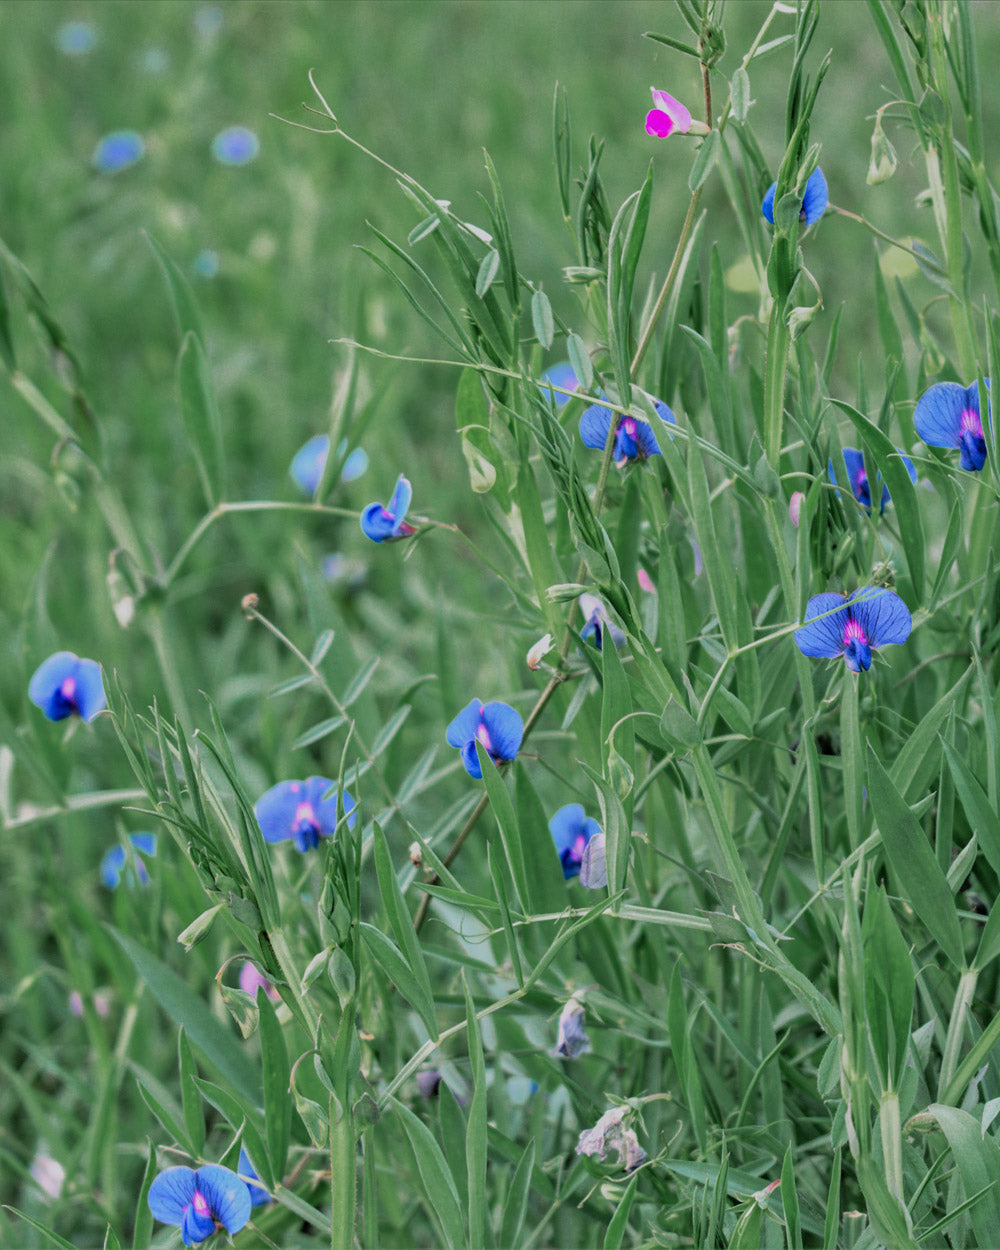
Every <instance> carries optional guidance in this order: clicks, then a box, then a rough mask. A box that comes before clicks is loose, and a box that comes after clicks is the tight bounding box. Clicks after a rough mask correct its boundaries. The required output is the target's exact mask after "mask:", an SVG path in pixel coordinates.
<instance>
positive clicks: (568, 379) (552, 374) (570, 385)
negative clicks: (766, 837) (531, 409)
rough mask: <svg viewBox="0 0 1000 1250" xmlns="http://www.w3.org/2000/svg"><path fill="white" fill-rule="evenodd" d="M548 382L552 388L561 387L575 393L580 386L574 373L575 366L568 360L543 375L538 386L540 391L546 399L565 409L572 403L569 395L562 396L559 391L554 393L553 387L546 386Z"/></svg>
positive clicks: (547, 370) (553, 366)
mask: <svg viewBox="0 0 1000 1250" xmlns="http://www.w3.org/2000/svg"><path fill="white" fill-rule="evenodd" d="M546 382H551V383H552V386H561V387H562V389H563V390H564V391H575V390H576V388H577V387H578V386H579V385H580V384H579V382H578V381H577V377H576V374H575V373H574V372H573V366H572V365H571V364H570V363H569V361H568V360H563V361H560V363H559V364H557V365H552V367H551V368H549V369H546V370H545V372H544V373H543V374H542V377H541V381H540V382H539V384H538V387H539V390H540V391H541V392H542V394H543V395H545V396H546V398H549V399H551V400H552V401H553V403H554V404H555V406H556V407H557V408H565V407H566V405H567V404H568V403H569V401H570V396H569V395H561V394H559V392H558V391H554V390H553V389H552V386H545V385H544V384H545V383H546Z"/></svg>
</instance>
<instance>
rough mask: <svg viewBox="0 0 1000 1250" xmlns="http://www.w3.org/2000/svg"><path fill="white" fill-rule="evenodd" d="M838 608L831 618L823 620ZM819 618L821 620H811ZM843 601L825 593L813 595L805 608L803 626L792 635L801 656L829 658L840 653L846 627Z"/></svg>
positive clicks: (839, 596)
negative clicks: (825, 614)
mask: <svg viewBox="0 0 1000 1250" xmlns="http://www.w3.org/2000/svg"><path fill="white" fill-rule="evenodd" d="M835 608H839V609H840V611H838V612H837V613H836V614H835V615H831V616H823V613H825V612H832V611H833V609H835ZM816 617H822V620H816V619H814V618H816ZM847 621H848V616H847V600H846V599H845V598H844V596H843V595H837V594H834V593H833V592H832V591H828V592H826V593H825V594H822V595H813V597H812V598H811V599H810V600H809V602H808V603H807V604H806V619H805V624H804V625H803V626H802V627H801V628H800V629H797V630H796V631H795V645H796V646H797V647H798V649H799V650H800V651H801V652H802V654H803V655H811V656H826V657H828V658H832V657H833V656H835V655H843V653H844V630H845V629H846V627H847Z"/></svg>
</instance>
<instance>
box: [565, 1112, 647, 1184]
mask: <svg viewBox="0 0 1000 1250" xmlns="http://www.w3.org/2000/svg"><path fill="white" fill-rule="evenodd" d="M628 1114H629V1108H628V1107H627V1106H621V1107H612V1108H611V1110H610V1111H605V1113H604V1114H603V1115H602V1116H601V1118H600V1119H599V1120H598V1121H597V1123H596V1124H595V1125H594V1127H593V1128H587V1129H584V1130H583V1132H582V1133H581V1134H580V1138H579V1141H578V1142H577V1143H576V1153H577V1154H578V1155H592V1156H594V1157H595V1158H597V1159H600V1160H601V1161H602V1162H603V1161H604V1160H605V1159H606V1158H607V1157H608V1151H609V1150H617V1151H618V1164H619V1166H620V1167H623V1168H624V1169H625V1171H626V1172H634V1171H635V1169H636V1168H637V1167H640V1166H641V1165H642V1164H643V1163H645V1161H646V1152H645V1150H643V1148H642V1147H641V1146H640V1145H639V1139H638V1137H636V1135H635V1130H634V1129H631V1128H625V1127H623V1125H622V1121H623V1120H624V1118H625V1116H626V1115H628Z"/></svg>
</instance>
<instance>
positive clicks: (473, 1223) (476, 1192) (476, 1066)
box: [462, 975, 487, 1250]
mask: <svg viewBox="0 0 1000 1250" xmlns="http://www.w3.org/2000/svg"><path fill="white" fill-rule="evenodd" d="M462 987H463V989H464V991H465V1022H466V1032H467V1035H468V1038H469V1077H470V1081H471V1084H472V1100H471V1101H470V1103H469V1114H468V1124H467V1126H466V1131H465V1165H466V1172H467V1176H468V1195H469V1197H468V1201H469V1246H470V1247H471V1248H472V1250H478V1247H480V1246H483V1245H484V1244H485V1241H486V1228H487V1218H486V1217H487V1207H486V1203H487V1185H486V1161H487V1149H486V1127H487V1124H486V1063H485V1060H484V1058H483V1039H482V1035H481V1033H480V1031H479V1021H478V1020H477V1019H476V1010H475V1007H474V1005H473V1002H472V998H471V996H470V994H469V986H468V983H467V981H466V980H465V977H464V975H463V978H462Z"/></svg>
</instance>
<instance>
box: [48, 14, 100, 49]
mask: <svg viewBox="0 0 1000 1250" xmlns="http://www.w3.org/2000/svg"><path fill="white" fill-rule="evenodd" d="M95 43H97V30H96V28H95V27H94V24H93V22H65V23H64V24H63V25H62V26H60V27H59V29H58V30H57V31H56V47H57V48H58V49H59V51H60V52H61V53H62V54H63V55H64V56H86V55H87V53H88V52H90V51H91V50H92V49H93V47H94V44H95Z"/></svg>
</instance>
